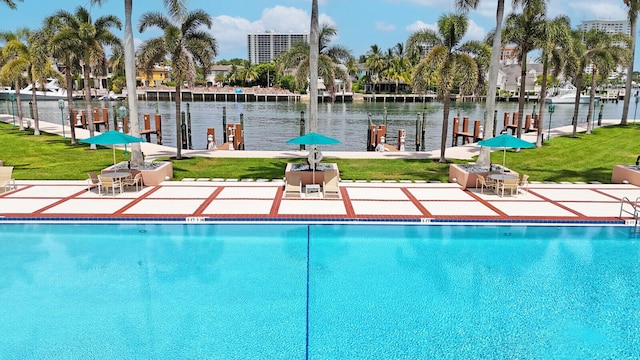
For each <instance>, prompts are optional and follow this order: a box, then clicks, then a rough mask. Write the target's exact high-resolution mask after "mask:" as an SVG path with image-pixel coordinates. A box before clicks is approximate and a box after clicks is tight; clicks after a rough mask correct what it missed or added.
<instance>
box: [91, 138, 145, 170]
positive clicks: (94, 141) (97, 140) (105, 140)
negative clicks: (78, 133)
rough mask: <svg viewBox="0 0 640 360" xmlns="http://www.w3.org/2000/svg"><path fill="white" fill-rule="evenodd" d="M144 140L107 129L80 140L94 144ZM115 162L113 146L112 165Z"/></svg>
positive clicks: (118, 143) (121, 143) (114, 143)
mask: <svg viewBox="0 0 640 360" xmlns="http://www.w3.org/2000/svg"><path fill="white" fill-rule="evenodd" d="M143 141H144V140H143V139H141V138H138V137H135V136H131V135H127V134H125V133H122V132H120V131H114V130H111V131H107V132H105V133H102V134H100V135H96V136H92V137H90V138H86V139H84V140H80V142H82V143H85V144H94V145H126V144H131V143H137V142H143ZM115 164H116V148H115V147H114V148H113V165H115Z"/></svg>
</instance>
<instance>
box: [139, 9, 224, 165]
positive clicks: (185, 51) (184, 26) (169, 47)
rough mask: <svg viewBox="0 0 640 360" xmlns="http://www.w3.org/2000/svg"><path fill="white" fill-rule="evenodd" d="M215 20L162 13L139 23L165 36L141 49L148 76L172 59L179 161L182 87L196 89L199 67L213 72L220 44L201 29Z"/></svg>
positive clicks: (199, 15) (192, 14)
mask: <svg viewBox="0 0 640 360" xmlns="http://www.w3.org/2000/svg"><path fill="white" fill-rule="evenodd" d="M212 23H213V22H212V19H211V16H210V15H209V14H207V13H206V12H205V11H203V10H194V11H191V12H183V11H173V9H169V17H167V16H165V15H163V14H161V13H159V12H148V13H145V14H143V15H142V17H141V18H140V21H139V23H138V28H139V30H140V32H144V31H145V30H147V29H148V28H150V27H158V28H160V30H162V31H163V36H161V37H158V38H153V39H150V40H148V41H145V42H144V43H143V44H142V46H141V47H140V49H139V60H140V64H141V65H142V67H143V68H144V69H145V70H146V72H147V73H151V71H152V68H153V66H154V65H155V64H158V63H161V62H163V61H164V60H165V57H166V56H168V57H169V58H170V60H171V64H172V70H173V76H174V81H175V84H176V85H175V86H176V92H175V102H176V159H178V160H180V159H182V134H181V131H180V129H181V127H180V118H181V116H180V113H181V106H180V105H181V100H182V99H181V97H182V94H181V87H182V84H183V83H184V82H185V81H187V83H189V84H190V85H193V83H194V80H195V76H196V66H200V67H202V68H204V69H209V68H210V67H211V64H212V63H213V59H214V58H215V56H216V53H217V44H216V40H215V38H213V37H212V36H211V35H210V34H209V33H208V32H206V31H203V30H201V29H200V26H201V25H205V26H206V27H207V28H209V29H210V28H211V25H212Z"/></svg>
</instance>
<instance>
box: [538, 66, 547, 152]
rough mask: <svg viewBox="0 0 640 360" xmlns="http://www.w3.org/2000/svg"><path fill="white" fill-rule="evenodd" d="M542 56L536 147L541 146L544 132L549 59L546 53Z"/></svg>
mask: <svg viewBox="0 0 640 360" xmlns="http://www.w3.org/2000/svg"><path fill="white" fill-rule="evenodd" d="M542 58H543V59H544V60H543V61H542V83H541V84H540V109H539V110H538V122H537V123H536V129H538V134H537V136H536V147H542V140H543V137H544V133H543V131H542V130H543V129H542V119H544V106H545V101H546V99H547V74H548V73H549V59H548V56H547V54H543V55H542ZM534 121H535V119H534Z"/></svg>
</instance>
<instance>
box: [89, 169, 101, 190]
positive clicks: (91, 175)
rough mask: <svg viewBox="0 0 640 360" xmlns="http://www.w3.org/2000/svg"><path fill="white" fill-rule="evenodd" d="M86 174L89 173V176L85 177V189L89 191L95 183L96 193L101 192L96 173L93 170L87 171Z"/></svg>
mask: <svg viewBox="0 0 640 360" xmlns="http://www.w3.org/2000/svg"><path fill="white" fill-rule="evenodd" d="M87 175H89V178H88V179H87V191H91V189H92V188H93V187H94V186H95V185H97V186H98V193H101V192H102V189H100V179H98V173H97V172H95V171H90V172H88V173H87Z"/></svg>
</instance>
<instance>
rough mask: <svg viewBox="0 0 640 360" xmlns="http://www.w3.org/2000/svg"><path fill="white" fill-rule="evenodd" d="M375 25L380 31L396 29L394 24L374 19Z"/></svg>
mask: <svg viewBox="0 0 640 360" xmlns="http://www.w3.org/2000/svg"><path fill="white" fill-rule="evenodd" d="M375 26H376V29H378V30H381V31H393V30H395V29H396V26H395V25H393V24H388V23H386V22H384V21H376V23H375Z"/></svg>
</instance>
